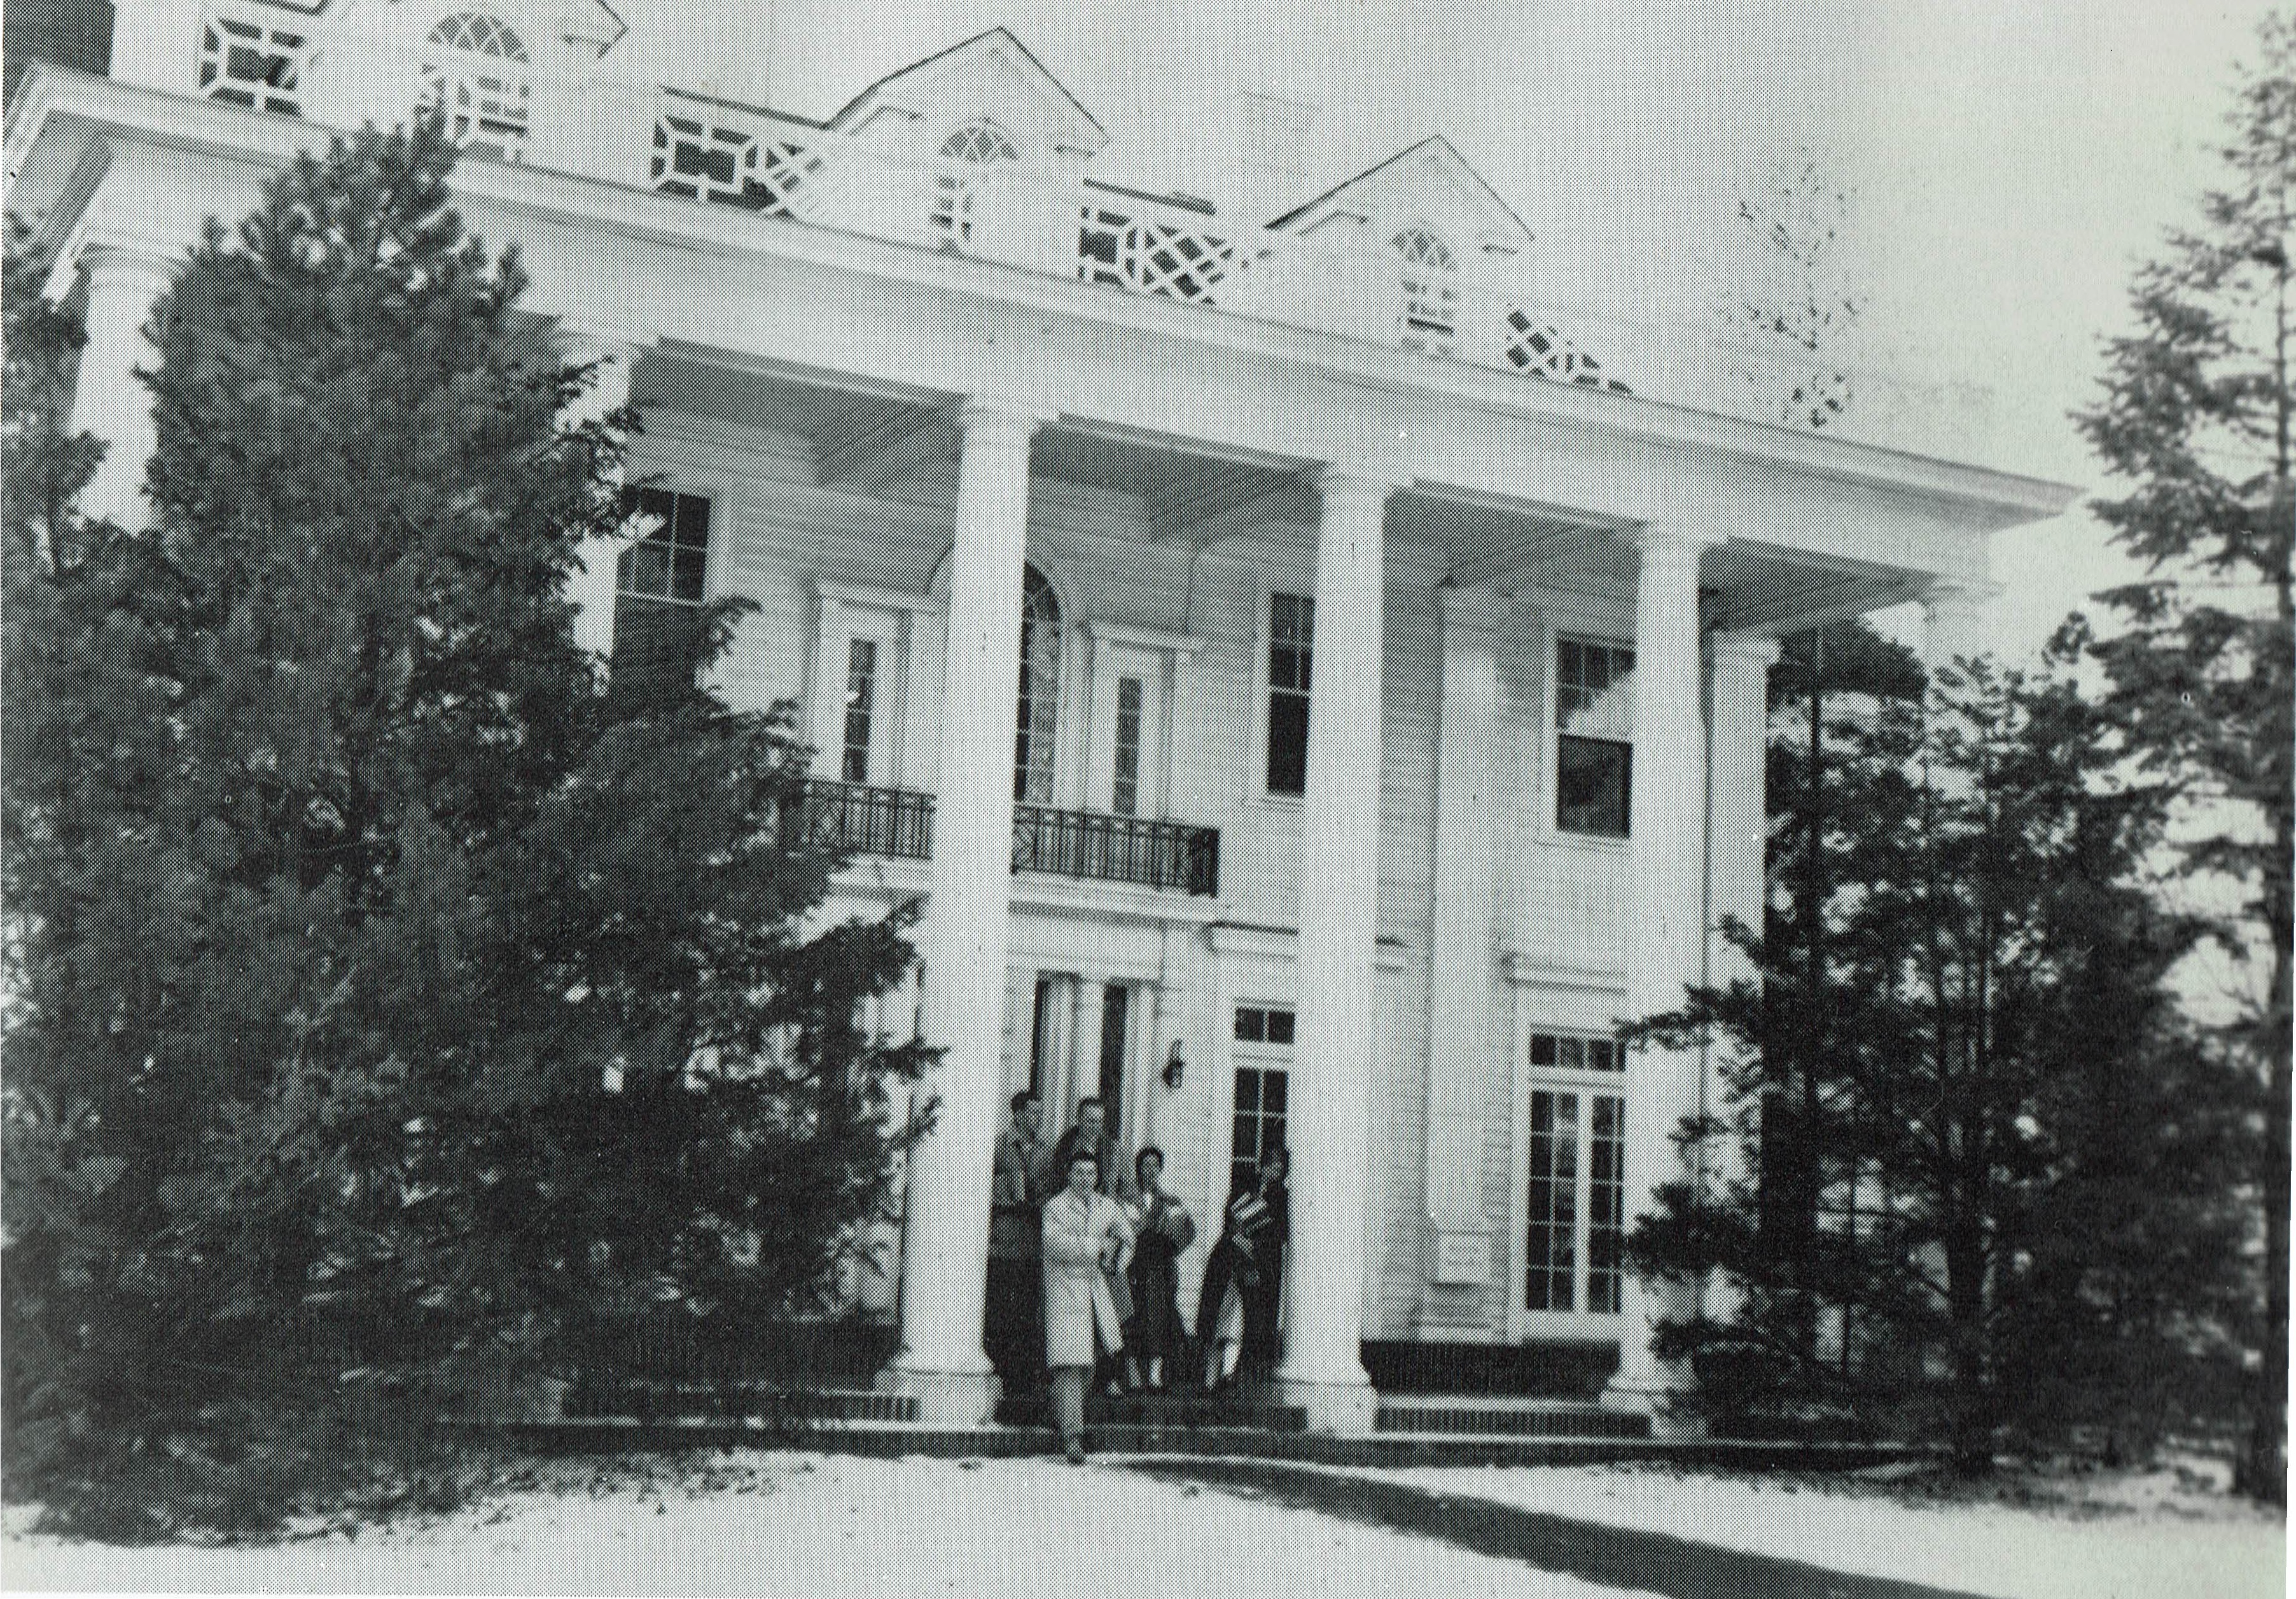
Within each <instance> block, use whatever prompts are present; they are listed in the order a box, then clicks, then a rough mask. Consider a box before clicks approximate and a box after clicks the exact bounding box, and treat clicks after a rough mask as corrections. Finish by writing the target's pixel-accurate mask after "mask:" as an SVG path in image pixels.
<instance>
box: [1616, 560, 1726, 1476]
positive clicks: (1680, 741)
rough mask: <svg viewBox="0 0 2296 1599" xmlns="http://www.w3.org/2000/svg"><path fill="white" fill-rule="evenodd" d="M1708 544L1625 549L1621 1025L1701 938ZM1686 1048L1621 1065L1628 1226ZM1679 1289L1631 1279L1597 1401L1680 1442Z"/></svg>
mask: <svg viewBox="0 0 2296 1599" xmlns="http://www.w3.org/2000/svg"><path fill="white" fill-rule="evenodd" d="M1714 542H1715V540H1713V539H1711V538H1709V537H1704V536H1702V535H1700V534H1697V533H1693V532H1691V531H1689V530H1688V529H1681V528H1673V527H1663V526H1652V527H1648V528H1645V529H1643V530H1642V531H1641V533H1639V534H1638V535H1637V536H1636V539H1635V545H1636V549H1637V551H1638V552H1639V553H1640V555H1641V562H1640V570H1639V571H1638V573H1637V576H1636V584H1635V676H1634V685H1635V690H1634V692H1635V739H1634V767H1633V772H1634V777H1633V799H1632V802H1631V805H1630V808H1629V812H1628V868H1627V876H1628V896H1627V916H1628V922H1627V1001H1626V1013H1627V1015H1628V1017H1630V1018H1631V1017H1640V1016H1647V1015H1651V1014H1652V1013H1657V1012H1660V1011H1667V1010H1672V1009H1676V1008H1677V1007H1678V1006H1679V1005H1681V1004H1682V1001H1683V990H1684V988H1685V985H1687V984H1689V983H1693V982H1695V981H1696V980H1698V973H1699V955H1700V952H1701V948H1702V945H1703V942H1704V939H1705V899H1706V894H1705V881H1704V880H1705V858H1704V857H1705V845H1706V840H1705V787H1706V783H1705V779H1706V729H1705V725H1704V721H1703V718H1702V716H1701V715H1700V709H1699V659H1698V655H1699V651H1698V628H1699V623H1698V562H1699V556H1700V554H1701V553H1702V552H1703V551H1704V550H1705V548H1706V547H1707V546H1708V545H1710V544H1712V543H1714ZM1701 1064H1702V1063H1701V1062H1700V1059H1699V1054H1698V1052H1697V1051H1696V1050H1686V1051H1670V1050H1661V1049H1656V1048H1647V1047H1646V1048H1643V1049H1638V1050H1636V1051H1634V1052H1633V1053H1632V1054H1631V1055H1630V1056H1629V1057H1628V1063H1627V1128H1626V1135H1627V1136H1626V1151H1625V1155H1626V1181H1627V1225H1628V1228H1629V1230H1631V1229H1632V1227H1633V1226H1634V1222H1635V1220H1636V1218H1637V1217H1639V1216H1643V1215H1646V1214H1649V1213H1650V1212H1651V1211H1652V1210H1655V1209H1656V1201H1655V1197H1654V1194H1655V1191H1656V1190H1657V1189H1658V1188H1659V1187H1660V1186H1661V1185H1663V1184H1665V1183H1667V1182H1669V1181H1670V1180H1672V1179H1674V1178H1676V1177H1678V1176H1680V1175H1681V1173H1682V1170H1683V1167H1682V1161H1681V1157H1680V1153H1679V1151H1678V1149H1677V1145H1676V1144H1675V1142H1674V1133H1675V1130H1676V1128H1677V1126H1678V1125H1679V1124H1680V1122H1681V1120H1682V1119H1683V1118H1684V1117H1685V1116H1688V1115H1691V1114H1693V1113H1694V1112H1695V1111H1697V1109H1698V1104H1699V1084H1700V1070H1701ZM1693 1298H1694V1290H1693V1286H1692V1285H1691V1284H1688V1283H1663V1282H1657V1281H1650V1282H1644V1281H1643V1280H1641V1279H1639V1278H1636V1277H1633V1276H1629V1277H1628V1280H1627V1282H1626V1284H1625V1288H1624V1291H1623V1297H1622V1302H1621V1304H1620V1311H1621V1312H1622V1315H1621V1317H1620V1321H1621V1325H1620V1333H1619V1371H1618V1374H1617V1375H1616V1376H1615V1377H1613V1378H1612V1379H1611V1384H1610V1387H1609V1388H1608V1389H1607V1390H1604V1393H1603V1400H1604V1402H1605V1403H1606V1404H1609V1405H1611V1406H1614V1407H1617V1408H1622V1409H1634V1410H1641V1411H1644V1412H1646V1413H1648V1414H1649V1415H1650V1416H1651V1420H1652V1427H1653V1429H1656V1430H1659V1431H1687V1430H1689V1429H1690V1427H1691V1423H1690V1422H1689V1420H1688V1418H1686V1417H1680V1416H1677V1415H1674V1414H1673V1406H1672V1404H1671V1398H1672V1396H1673V1395H1675V1394H1677V1393H1679V1392H1681V1391H1682V1390H1686V1389H1687V1388H1688V1387H1689V1386H1690V1385H1691V1382H1692V1378H1691V1374H1690V1372H1689V1370H1688V1368H1687V1366H1686V1365H1685V1364H1684V1363H1682V1362H1679V1361H1661V1360H1660V1359H1659V1358H1658V1357H1656V1356H1655V1355H1653V1354H1652V1351H1651V1347H1650V1345H1651V1335H1652V1331H1653V1329H1654V1328H1655V1327H1656V1325H1657V1324H1658V1323H1660V1322H1661V1321H1680V1320H1686V1319H1688V1317H1689V1316H1690V1314H1691V1311H1692V1308H1693Z"/></svg>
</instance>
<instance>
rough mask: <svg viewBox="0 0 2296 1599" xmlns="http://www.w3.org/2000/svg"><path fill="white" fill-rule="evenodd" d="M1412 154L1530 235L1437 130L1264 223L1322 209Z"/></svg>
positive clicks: (1281, 223) (1279, 223) (1286, 221)
mask: <svg viewBox="0 0 2296 1599" xmlns="http://www.w3.org/2000/svg"><path fill="white" fill-rule="evenodd" d="M1414 158H1417V159H1420V160H1428V161H1432V162H1433V163H1435V165H1436V166H1437V167H1438V168H1439V169H1440V170H1442V171H1443V172H1444V173H1445V174H1446V175H1447V176H1449V177H1450V178H1451V179H1452V180H1453V181H1454V182H1456V183H1457V184H1459V185H1460V187H1462V188H1464V189H1465V190H1466V191H1467V192H1468V193H1470V194H1472V195H1475V196H1477V197H1479V198H1480V200H1481V201H1482V202H1483V204H1484V207H1485V209H1488V210H1490V211H1492V212H1494V213H1496V215H1497V217H1503V218H1504V219H1505V222H1506V223H1507V224H1508V225H1511V226H1512V227H1513V229H1514V230H1515V231H1516V232H1517V233H1519V234H1521V235H1522V237H1523V238H1524V239H1526V240H1528V239H1529V237H1530V229H1529V226H1528V225H1526V224H1525V223H1524V222H1523V219H1522V218H1521V217H1518V216H1516V215H1515V211H1514V208H1513V206H1511V205H1509V204H1507V202H1506V201H1504V200H1502V199H1501V198H1499V193H1498V191H1497V190H1496V189H1494V188H1492V187H1491V186H1490V184H1487V183H1485V182H1484V181H1483V177H1482V174H1480V173H1479V172H1477V171H1476V170H1475V169H1474V168H1472V167H1471V166H1469V165H1468V164H1467V160H1466V158H1465V157H1464V156H1463V155H1461V154H1460V153H1459V152H1457V151H1456V149H1454V148H1452V145H1451V141H1450V140H1448V139H1447V138H1445V137H1444V136H1443V135H1441V134H1436V135H1433V136H1432V137H1431V138H1425V139H1422V140H1420V141H1419V143H1416V144H1413V145H1410V146H1409V147H1407V148H1406V149H1403V150H1398V151H1397V152H1395V153H1394V154H1393V155H1391V156H1389V157H1387V158H1386V159H1385V160H1380V161H1374V163H1373V164H1372V165H1370V166H1368V167H1366V168H1364V169H1363V170H1362V171H1361V172H1358V173H1357V174H1356V175H1355V176H1353V177H1350V178H1348V179H1346V180H1344V181H1343V182H1341V183H1339V184H1334V185H1333V186H1332V187H1331V188H1329V189H1326V190H1324V193H1321V194H1318V195H1316V198H1315V199H1313V200H1310V201H1307V202H1306V203H1305V204H1302V205H1296V206H1293V207H1292V209H1290V210H1288V211H1286V212H1284V213H1283V215H1282V216H1281V217H1275V219H1274V220H1273V221H1271V222H1269V223H1268V224H1267V225H1268V226H1269V227H1271V228H1280V227H1288V226H1290V225H1292V223H1294V222H1297V221H1299V220H1300V219H1302V218H1304V217H1307V216H1308V213H1310V212H1312V211H1316V210H1320V209H1324V207H1325V206H1327V205H1329V204H1330V203H1331V202H1332V201H1334V200H1336V199H1338V198H1339V197H1340V196H1341V195H1342V194H1344V193H1347V192H1348V191H1349V189H1352V188H1354V187H1355V186H1356V185H1357V184H1360V183H1364V182H1366V181H1368V180H1369V179H1370V178H1372V177H1373V176H1376V175H1377V174H1379V173H1382V172H1384V171H1386V170H1387V168H1390V167H1393V166H1397V165H1398V164H1400V163H1401V162H1404V161H1406V160H1413V159H1414Z"/></svg>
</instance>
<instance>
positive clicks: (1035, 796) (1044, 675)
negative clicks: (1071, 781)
mask: <svg viewBox="0 0 2296 1599" xmlns="http://www.w3.org/2000/svg"><path fill="white" fill-rule="evenodd" d="M1060 701H1061V601H1060V596H1059V595H1058V594H1054V592H1053V586H1052V585H1051V584H1050V583H1049V582H1047V581H1046V578H1045V574H1044V573H1042V572H1040V571H1038V570H1037V569H1036V568H1035V567H1033V566H1030V567H1028V568H1026V569H1025V570H1024V572H1023V576H1022V578H1021V699H1020V706H1019V710H1018V714H1017V717H1016V727H1015V732H1014V735H1013V799H1017V800H1019V801H1020V802H1021V804H1023V805H1050V804H1051V803H1052V802H1053V735H1054V727H1055V726H1056V725H1057V722H1058V718H1059V715H1060Z"/></svg>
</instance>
